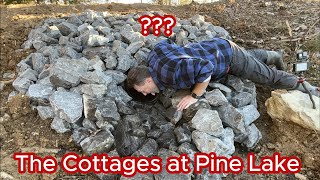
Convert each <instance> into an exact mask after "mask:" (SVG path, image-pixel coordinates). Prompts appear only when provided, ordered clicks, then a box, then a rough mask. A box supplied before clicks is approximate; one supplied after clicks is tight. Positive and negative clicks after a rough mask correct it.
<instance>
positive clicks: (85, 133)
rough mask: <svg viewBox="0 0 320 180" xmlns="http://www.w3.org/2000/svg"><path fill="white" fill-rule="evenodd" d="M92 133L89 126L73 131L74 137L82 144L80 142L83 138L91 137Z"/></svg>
mask: <svg viewBox="0 0 320 180" xmlns="http://www.w3.org/2000/svg"><path fill="white" fill-rule="evenodd" d="M90 135H91V132H90V130H89V129H87V128H83V127H81V128H78V129H75V130H74V131H73V133H72V139H73V140H74V141H75V142H76V143H77V144H80V142H81V141H82V140H84V139H85V138H87V137H89V136H90Z"/></svg>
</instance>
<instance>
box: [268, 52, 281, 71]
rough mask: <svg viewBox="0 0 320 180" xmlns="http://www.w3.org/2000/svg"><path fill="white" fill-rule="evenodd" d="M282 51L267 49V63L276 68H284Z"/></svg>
mask: <svg viewBox="0 0 320 180" xmlns="http://www.w3.org/2000/svg"><path fill="white" fill-rule="evenodd" d="M283 53H284V52H283V51H282V50H280V51H267V55H268V58H267V62H266V64H267V65H275V66H276V68H277V69H278V70H284V69H285V66H284V63H283Z"/></svg>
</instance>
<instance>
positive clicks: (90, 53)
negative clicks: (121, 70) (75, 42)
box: [82, 46, 111, 60]
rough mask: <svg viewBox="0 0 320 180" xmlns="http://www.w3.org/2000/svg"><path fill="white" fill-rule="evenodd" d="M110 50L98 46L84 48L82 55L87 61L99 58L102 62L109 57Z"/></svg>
mask: <svg viewBox="0 0 320 180" xmlns="http://www.w3.org/2000/svg"><path fill="white" fill-rule="evenodd" d="M110 53H111V50H110V48H109V47H106V46H100V47H86V48H85V49H83V51H82V54H83V56H84V57H86V58H88V59H92V58H94V57H95V56H99V58H100V59H102V60H104V59H106V58H107V57H109V55H110Z"/></svg>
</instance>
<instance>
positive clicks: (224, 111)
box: [217, 104, 246, 133]
mask: <svg viewBox="0 0 320 180" xmlns="http://www.w3.org/2000/svg"><path fill="white" fill-rule="evenodd" d="M217 111H218V113H219V116H220V118H221V120H222V122H223V123H224V124H226V125H227V126H229V127H231V128H232V129H233V130H234V132H235V133H245V132H246V130H245V127H244V118H243V116H242V115H241V114H240V112H239V111H238V110H237V109H236V108H235V107H233V106H232V105H230V104H227V105H225V106H220V107H218V108H217Z"/></svg>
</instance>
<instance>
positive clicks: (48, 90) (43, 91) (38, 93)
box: [27, 84, 54, 103]
mask: <svg viewBox="0 0 320 180" xmlns="http://www.w3.org/2000/svg"><path fill="white" fill-rule="evenodd" d="M53 92H54V90H53V88H52V87H51V86H47V85H42V84H32V85H30V86H29V89H28V92H27V96H29V97H30V98H31V99H33V100H35V101H37V102H39V103H46V102H48V100H49V96H51V94H52V93H53Z"/></svg>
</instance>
